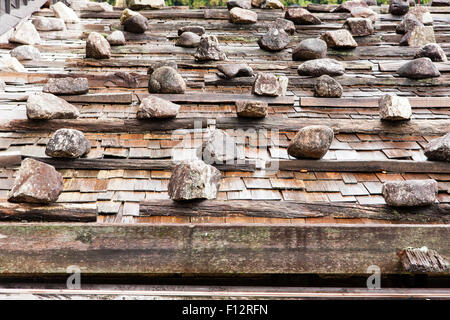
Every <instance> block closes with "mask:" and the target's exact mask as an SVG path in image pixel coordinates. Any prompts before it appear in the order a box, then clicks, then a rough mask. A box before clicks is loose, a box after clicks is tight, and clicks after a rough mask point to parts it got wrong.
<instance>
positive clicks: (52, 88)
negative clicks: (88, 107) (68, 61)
mask: <svg viewBox="0 0 450 320" xmlns="http://www.w3.org/2000/svg"><path fill="white" fill-rule="evenodd" d="M42 91H43V92H48V93H52V94H55V95H75V94H85V93H88V92H89V82H88V79H87V78H71V77H67V78H50V79H48V81H47V83H46V84H45V85H44V88H43V89H42Z"/></svg>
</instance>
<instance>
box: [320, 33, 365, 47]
mask: <svg viewBox="0 0 450 320" xmlns="http://www.w3.org/2000/svg"><path fill="white" fill-rule="evenodd" d="M320 38H321V39H322V40H323V41H325V42H326V43H327V46H328V47H329V48H341V49H348V48H356V47H357V46H358V44H357V43H356V41H355V39H353V36H352V34H351V33H350V32H349V31H348V30H347V29H340V30H335V31H327V32H325V33H324V34H323V35H322V36H320Z"/></svg>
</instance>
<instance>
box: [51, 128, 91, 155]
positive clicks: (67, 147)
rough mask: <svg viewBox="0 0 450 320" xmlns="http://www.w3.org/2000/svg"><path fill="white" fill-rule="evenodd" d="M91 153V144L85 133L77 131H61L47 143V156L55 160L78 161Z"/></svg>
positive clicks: (56, 132) (57, 131)
mask: <svg viewBox="0 0 450 320" xmlns="http://www.w3.org/2000/svg"><path fill="white" fill-rule="evenodd" d="M89 151H91V143H90V142H89V140H88V139H86V137H85V136H84V134H83V132H81V131H78V130H75V129H59V130H56V131H55V133H54V134H53V136H52V137H51V138H50V140H49V141H48V143H47V147H46V148H45V154H46V155H48V156H49V157H53V158H71V159H76V158H80V157H83V156H85V155H87V154H88V153H89Z"/></svg>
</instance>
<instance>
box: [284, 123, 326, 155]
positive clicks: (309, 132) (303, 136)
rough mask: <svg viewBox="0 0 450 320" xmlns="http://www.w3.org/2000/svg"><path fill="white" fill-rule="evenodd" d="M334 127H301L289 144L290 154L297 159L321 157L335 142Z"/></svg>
mask: <svg viewBox="0 0 450 320" xmlns="http://www.w3.org/2000/svg"><path fill="white" fill-rule="evenodd" d="M333 138H334V133H333V129H331V128H330V127H327V126H320V125H319V126H308V127H304V128H302V129H300V130H299V131H298V132H297V134H296V135H295V136H294V138H293V139H292V141H291V142H290V143H289V146H288V150H287V151H288V154H289V155H290V156H292V157H294V158H297V159H302V158H305V159H321V158H322V157H323V156H324V155H325V154H326V153H327V152H328V149H329V148H330V145H331V142H333Z"/></svg>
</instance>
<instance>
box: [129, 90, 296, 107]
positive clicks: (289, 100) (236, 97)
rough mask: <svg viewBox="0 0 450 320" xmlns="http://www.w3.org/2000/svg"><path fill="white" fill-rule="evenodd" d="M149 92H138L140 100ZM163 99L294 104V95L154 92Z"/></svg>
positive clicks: (199, 101)
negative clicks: (269, 95) (265, 95)
mask: <svg viewBox="0 0 450 320" xmlns="http://www.w3.org/2000/svg"><path fill="white" fill-rule="evenodd" d="M148 96H149V94H147V93H138V94H137V97H138V98H139V100H140V101H142V99H144V98H146V97H148ZM152 96H157V97H160V98H162V99H166V100H169V101H172V102H175V103H228V104H233V105H234V103H235V102H236V101H241V100H253V101H263V102H267V103H268V104H269V105H291V106H292V105H294V101H295V98H294V96H283V97H263V96H257V95H251V94H227V93H225V94H224V93H217V94H207V95H205V94H201V93H200V94H199V93H187V94H152Z"/></svg>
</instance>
